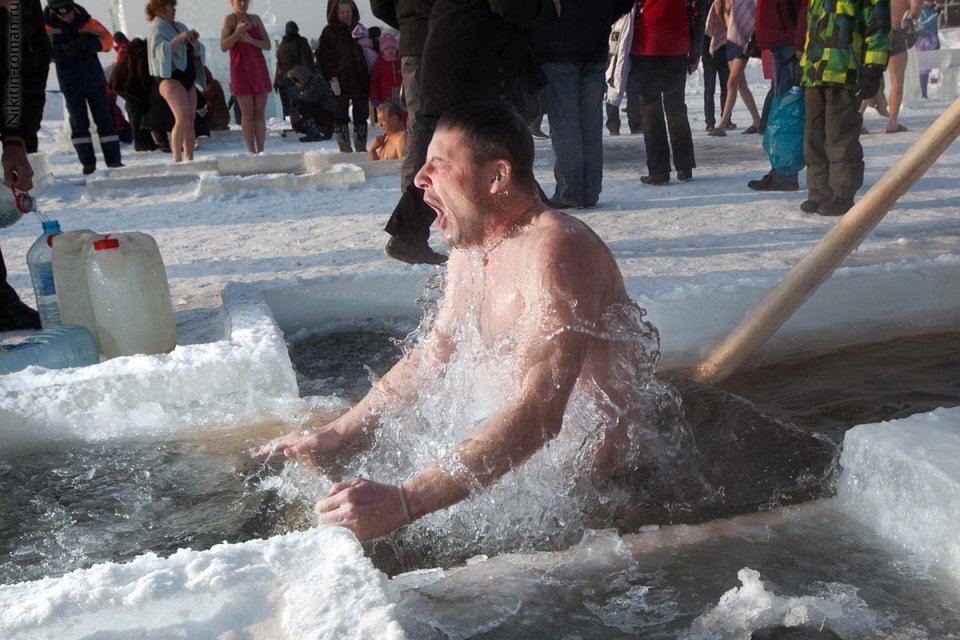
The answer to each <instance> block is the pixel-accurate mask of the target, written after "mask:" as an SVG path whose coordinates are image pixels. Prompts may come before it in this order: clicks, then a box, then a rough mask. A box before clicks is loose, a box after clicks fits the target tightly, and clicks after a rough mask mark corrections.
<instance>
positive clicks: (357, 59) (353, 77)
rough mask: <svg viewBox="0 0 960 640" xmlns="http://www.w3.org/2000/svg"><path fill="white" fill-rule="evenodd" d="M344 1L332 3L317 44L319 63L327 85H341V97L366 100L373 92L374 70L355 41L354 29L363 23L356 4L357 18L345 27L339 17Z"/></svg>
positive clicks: (354, 12)
mask: <svg viewBox="0 0 960 640" xmlns="http://www.w3.org/2000/svg"><path fill="white" fill-rule="evenodd" d="M339 4H340V0H332V1H331V2H330V5H329V8H328V10H327V26H326V27H324V28H323V32H322V33H321V34H320V43H319V44H318V45H317V60H318V62H319V64H320V71H321V72H322V73H323V77H324V78H326V79H327V82H330V81H331V80H333V78H336V79H337V80H338V81H339V82H340V95H342V96H346V97H349V98H363V99H366V98H367V95H368V93H369V91H370V71H369V68H368V67H367V59H366V58H365V57H364V55H363V49H362V48H361V47H360V45H359V44H358V43H357V41H356V40H354V39H353V34H352V31H353V27H355V26H356V24H357V23H358V22H359V21H360V12H359V11H358V10H357V5H356V4H355V3H353V1H352V0H350V4H352V5H353V19H352V20H351V21H350V24H349V25H347V24H344V23H342V22H340V20H339V19H338V18H337V7H338V6H339Z"/></svg>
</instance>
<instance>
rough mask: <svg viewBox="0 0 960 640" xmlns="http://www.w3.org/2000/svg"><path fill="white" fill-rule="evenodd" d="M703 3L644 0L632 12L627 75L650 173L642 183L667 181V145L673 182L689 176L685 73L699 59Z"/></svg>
mask: <svg viewBox="0 0 960 640" xmlns="http://www.w3.org/2000/svg"><path fill="white" fill-rule="evenodd" d="M703 4H704V3H703V1H702V0H684V1H683V2H680V1H679V0H645V1H644V2H643V11H639V12H638V13H637V24H636V29H635V30H634V35H633V47H632V48H631V50H630V60H631V63H632V66H631V69H630V75H631V77H634V79H635V80H636V81H637V86H639V87H640V119H641V121H642V122H643V139H644V144H645V145H646V150H647V169H648V170H649V175H646V176H643V177H641V178H640V180H641V181H642V182H643V183H644V184H652V185H665V184H667V183H669V182H670V151H671V148H672V150H673V164H674V166H675V167H676V168H677V180H680V181H681V182H685V181H687V180H691V179H693V168H694V167H695V166H697V163H696V159H695V158H694V155H693V135H692V134H691V133H690V121H689V120H688V119H687V104H686V102H685V100H684V91H685V89H686V82H687V75H688V74H689V73H692V72H693V71H694V70H696V68H697V65H698V64H699V60H700V49H701V47H702V46H703V14H704V11H703ZM664 114H666V123H664ZM668 131H669V134H670V138H669V142H668V140H667V133H668Z"/></svg>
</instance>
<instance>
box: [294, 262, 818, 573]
mask: <svg viewBox="0 0 960 640" xmlns="http://www.w3.org/2000/svg"><path fill="white" fill-rule="evenodd" d="M476 253H477V255H470V256H469V257H470V259H472V260H474V261H475V262H476V263H477V267H478V269H477V273H481V274H482V272H483V269H482V268H479V266H480V261H481V260H482V256H481V255H480V254H479V252H476ZM446 284H447V283H445V282H444V281H443V279H442V277H441V276H438V277H436V278H435V279H434V280H433V281H432V282H431V283H429V285H428V287H427V289H426V293H425V295H424V297H423V298H422V300H421V304H422V306H423V308H424V319H423V321H422V322H421V324H420V326H419V327H418V328H417V329H416V330H415V331H414V332H412V333H411V334H410V335H409V336H408V337H407V338H406V340H404V341H403V343H402V345H401V346H402V349H403V350H404V351H406V350H409V349H411V348H414V345H416V344H417V342H418V341H421V340H426V339H429V332H430V330H431V328H432V327H433V325H434V323H435V321H436V318H437V313H438V301H439V298H440V292H441V290H442V289H443V287H444V286H446ZM480 304H481V301H474V302H473V303H472V305H471V307H470V308H469V309H467V312H466V313H465V314H464V316H463V317H462V318H461V320H462V321H461V322H459V323H458V325H457V329H456V336H455V343H456V346H457V348H456V350H455V352H454V354H453V355H452V357H451V358H450V360H449V361H448V362H447V363H446V364H445V365H443V366H441V367H435V368H434V369H432V370H427V369H426V367H427V366H428V365H424V364H421V365H420V366H421V367H422V369H421V370H419V371H417V372H416V373H415V375H416V376H417V379H419V380H422V384H421V385H420V388H419V397H418V399H417V400H416V402H415V404H413V406H404V407H400V406H388V407H387V409H386V410H384V411H383V413H382V415H381V416H380V423H381V424H380V427H379V428H378V429H377V430H376V432H375V433H374V434H372V435H371V437H370V438H369V439H368V441H367V442H365V443H361V444H360V445H358V446H351V447H349V448H348V450H347V451H344V452H342V453H341V454H338V455H337V456H335V457H334V458H333V460H331V461H329V462H324V463H323V467H322V468H321V471H322V474H321V478H319V479H317V480H316V481H315V482H316V483H317V484H319V485H322V486H324V487H329V486H330V483H331V482H332V481H338V480H341V479H346V478H350V477H354V476H362V477H366V478H371V479H374V480H377V481H379V482H386V483H394V484H396V483H400V482H402V481H403V480H405V479H407V478H409V477H410V476H412V475H413V474H414V473H416V471H418V470H419V469H422V468H424V467H427V466H430V465H437V466H438V467H439V468H440V469H441V470H443V471H445V472H446V473H448V474H449V475H451V476H453V477H455V478H457V479H458V481H460V482H462V483H463V484H464V486H467V487H469V489H470V492H471V498H470V499H468V500H465V501H463V502H461V503H459V504H457V505H454V506H453V507H451V508H449V509H446V510H443V511H440V512H436V513H433V514H430V515H428V516H426V517H424V518H422V519H421V520H419V521H417V522H416V523H414V524H412V525H410V526H408V527H405V528H403V529H402V530H400V531H398V532H396V533H394V534H393V535H391V536H388V537H387V538H384V539H382V540H380V541H377V542H375V543H374V544H373V545H372V546H373V555H374V558H375V561H377V562H378V564H380V565H381V567H382V568H384V569H386V570H388V571H397V570H407V569H410V568H414V567H417V566H424V565H425V564H429V565H437V564H448V565H449V564H450V563H454V562H459V561H462V560H464V559H466V558H469V557H471V556H474V555H480V554H483V555H497V554H501V553H506V552H518V551H531V550H545V549H550V550H555V549H561V548H565V547H568V546H570V545H571V544H574V543H576V541H578V540H579V539H580V538H581V537H582V534H583V531H584V530H586V529H589V528H604V527H611V526H615V527H618V528H620V529H621V530H637V529H638V528H639V527H641V526H643V525H645V524H651V523H666V522H681V521H682V522H691V521H699V520H703V519H706V517H711V516H714V515H716V513H717V512H725V511H730V512H740V511H744V510H753V509H755V508H759V507H770V506H776V505H777V504H780V503H782V502H785V501H787V500H788V499H789V500H795V499H798V496H796V495H794V493H795V492H793V493H791V492H790V491H787V492H786V493H784V492H782V491H781V489H780V488H779V487H780V484H782V485H783V486H785V487H788V488H793V487H794V486H795V485H796V480H795V479H796V477H797V475H796V474H795V470H794V468H793V467H789V470H784V471H783V472H781V473H780V474H779V475H777V474H776V473H774V474H770V473H769V471H770V470H768V469H765V468H761V469H759V470H758V473H760V474H767V475H768V476H769V477H771V478H773V479H774V480H775V481H777V482H779V481H781V480H782V482H780V484H778V485H777V488H775V489H773V490H772V491H771V490H766V489H763V490H761V491H760V493H759V496H757V495H752V494H754V493H756V492H754V491H752V489H753V487H752V485H751V486H750V487H746V489H747V491H746V493H747V494H748V495H743V494H744V492H743V491H741V490H740V489H743V487H736V486H734V484H735V483H734V482H732V480H731V479H735V478H739V477H740V475H741V474H740V471H739V466H738V464H739V463H738V462H737V461H733V462H731V461H729V460H728V459H729V458H730V457H731V456H730V452H731V451H733V450H736V449H738V448H742V446H743V444H744V443H745V442H748V441H750V439H751V437H753V436H757V437H760V438H762V440H763V442H766V441H767V439H768V438H769V441H770V442H781V443H784V442H786V441H784V440H783V438H782V437H780V436H774V437H771V433H770V432H771V431H772V432H773V433H775V434H777V433H779V434H783V433H788V434H790V437H791V438H793V439H794V440H796V441H797V442H798V443H800V442H802V443H803V446H807V447H810V448H811V449H812V450H815V451H816V453H817V454H818V456H816V457H817V462H816V464H815V465H811V469H812V471H810V472H809V473H808V474H807V475H808V476H809V478H808V479H807V481H806V482H804V481H800V483H799V484H800V485H803V486H804V487H806V488H808V489H810V488H812V489H813V490H814V492H815V491H816V490H817V489H820V490H822V487H823V485H824V474H823V471H822V470H823V468H824V467H828V466H829V464H828V462H824V459H826V460H827V461H829V460H830V459H832V457H833V455H834V453H835V451H834V447H833V445H832V443H829V442H828V441H815V442H814V443H813V444H812V445H811V444H810V443H809V440H810V438H809V436H806V434H802V433H801V432H799V431H798V430H795V429H791V428H790V427H788V426H787V425H784V424H783V423H779V422H775V421H772V420H769V419H764V418H762V417H759V418H758V416H759V412H757V411H756V410H755V409H753V408H752V405H749V403H746V401H741V400H739V399H736V401H733V400H731V399H730V398H723V397H721V396H724V395H725V394H722V392H718V391H715V390H714V391H715V393H713V394H710V396H711V398H710V404H717V400H718V398H719V399H720V401H721V402H720V403H719V404H720V405H721V406H726V407H727V409H726V411H727V413H728V415H727V416H726V417H724V416H718V415H716V414H715V413H714V414H711V413H710V412H709V411H707V412H704V411H703V410H702V407H700V406H699V403H697V402H693V404H692V407H691V408H692V409H693V410H694V414H695V415H694V418H695V420H694V421H693V422H691V421H690V420H687V419H686V418H685V416H684V406H683V404H684V396H685V394H687V393H688V391H689V389H690V387H688V386H686V383H685V384H684V385H679V386H678V387H677V388H675V386H673V385H671V384H668V383H667V382H666V381H664V380H662V379H659V378H657V377H656V375H655V368H656V362H657V359H658V357H659V334H658V332H657V329H656V328H655V327H654V326H653V325H652V324H650V323H649V322H647V321H645V320H644V319H643V318H644V315H645V312H644V310H643V309H641V308H640V307H638V306H637V305H636V304H634V303H633V302H629V303H626V304H618V305H614V306H612V307H610V308H609V309H607V310H606V313H604V314H603V316H602V318H601V319H600V320H599V322H597V323H588V322H577V323H575V324H573V325H570V326H559V325H558V326H556V327H544V329H545V330H544V333H545V334H546V335H547V336H548V337H547V339H548V340H549V339H552V338H553V337H555V336H557V335H561V334H562V333H563V332H566V331H577V332H582V333H584V334H587V335H589V336H590V338H591V339H592V340H595V341H597V342H599V343H600V344H602V345H603V353H604V356H605V357H606V358H607V362H606V363H605V366H604V367H602V373H599V374H594V373H592V372H591V373H590V374H584V375H581V378H580V379H579V380H578V382H577V384H576V386H575V388H574V390H573V392H572V394H571V397H570V398H569V401H568V403H567V406H566V411H565V414H564V418H563V425H562V428H561V430H560V432H559V434H558V435H557V437H556V438H554V439H553V440H551V441H550V442H549V443H548V444H547V445H546V446H545V447H543V448H542V449H541V450H540V451H538V452H537V453H535V454H534V455H533V456H532V457H531V458H530V459H528V460H527V461H526V462H524V463H523V464H522V465H520V466H519V467H517V468H515V469H514V470H512V471H511V472H510V473H508V474H506V475H505V476H504V477H503V478H501V479H500V480H499V481H497V482H495V483H493V484H492V485H490V486H487V487H484V486H483V485H482V484H481V482H480V481H479V480H478V479H477V478H476V477H475V476H474V475H473V474H472V473H471V472H470V471H469V470H468V469H467V468H466V466H465V465H464V464H463V462H462V461H461V460H460V459H459V457H458V455H457V453H456V446H457V444H458V443H460V442H461V441H462V440H463V439H464V438H466V437H467V436H468V435H469V434H470V433H471V432H472V431H473V430H474V429H475V428H476V427H477V426H478V425H479V424H481V423H482V422H483V421H484V420H485V419H487V418H488V417H489V416H491V415H493V414H494V413H496V412H497V411H499V410H501V409H503V408H504V407H505V406H507V405H508V404H509V403H510V402H512V401H514V400H516V394H517V389H518V388H519V384H517V381H515V380H511V379H509V378H508V377H507V376H506V375H505V374H504V373H503V372H510V371H515V370H516V368H517V367H516V357H517V356H516V353H517V345H518V340H519V335H518V332H517V331H507V332H504V333H503V334H502V335H499V336H497V338H496V340H495V341H494V342H493V343H492V344H490V343H487V342H486V341H485V340H484V338H483V336H482V333H481V327H480V324H479V320H478V318H479V317H480V314H479V306H480ZM570 305H571V308H574V309H575V302H571V303H570ZM517 324H520V323H517ZM601 376H602V377H601ZM373 384H374V385H376V384H377V380H375V379H374V380H373ZM678 388H679V389H681V390H680V391H678ZM695 391H696V393H702V390H699V389H697V390H695ZM696 393H695V394H694V396H693V397H694V399H696ZM731 406H732V407H733V408H734V410H733V411H730V409H729V407H731ZM725 419H726V420H732V421H733V425H732V426H735V427H736V429H733V428H730V425H727V426H725V425H723V421H724V420H725ZM531 428H539V427H537V426H536V425H532V426H531ZM698 429H702V430H703V432H704V433H703V434H701V435H697V431H698ZM717 433H723V434H725V437H718V435H717ZM610 441H613V443H614V446H612V447H611V446H609V445H610ZM796 444H797V443H791V444H789V452H790V453H791V454H796V452H797V446H796ZM760 446H766V444H763V443H761V445H760ZM745 453H746V452H745ZM746 455H747V456H748V457H749V456H750V455H753V456H754V458H758V457H759V459H760V460H761V461H767V462H769V463H770V466H772V467H773V469H774V471H775V470H776V469H780V468H781V467H783V465H782V464H781V462H782V460H780V457H779V456H773V457H772V458H771V456H769V455H767V456H756V454H753V453H746ZM737 457H738V458H739V456H737ZM773 458H775V459H773ZM723 461H727V464H726V465H723V464H721V463H722V462H723ZM292 464H294V463H288V466H290V465H292ZM760 466H763V465H762V464H761V465H760ZM601 467H605V468H607V472H606V473H599V471H600V468H601ZM611 468H612V469H613V473H610V472H609V469H611ZM784 469H786V467H784ZM323 474H326V475H323ZM784 475H786V476H789V477H786V478H784V477H782V476H784ZM801 475H802V474H801ZM760 477H761V478H763V475H761V476H760ZM753 479H754V480H756V477H753ZM307 484H309V481H308V482H307ZM760 484H761V485H762V484H764V483H763V482H762V481H761V482H760ZM808 485H809V486H808ZM297 486H298V487H299V488H298V489H294V490H293V491H292V492H291V490H290V487H289V486H288V487H286V488H285V490H284V492H283V498H284V499H290V500H293V499H297V498H296V497H295V496H296V495H299V496H300V498H299V499H300V500H303V502H304V503H306V502H308V501H309V500H311V499H315V498H316V497H318V493H319V492H318V491H316V490H311V489H308V488H306V487H305V486H304V484H303V478H302V477H300V479H299V480H298V482H297ZM801 493H802V492H801ZM307 494H309V498H308V497H307ZM802 497H803V498H809V497H813V496H811V495H809V492H807V493H804V494H803V496H802Z"/></svg>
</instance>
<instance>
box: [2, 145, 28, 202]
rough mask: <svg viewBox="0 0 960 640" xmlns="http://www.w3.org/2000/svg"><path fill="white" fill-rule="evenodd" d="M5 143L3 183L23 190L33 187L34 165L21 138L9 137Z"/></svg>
mask: <svg viewBox="0 0 960 640" xmlns="http://www.w3.org/2000/svg"><path fill="white" fill-rule="evenodd" d="M7 142H8V144H4V145H3V159H2V163H3V184H5V185H6V186H8V187H15V188H17V189H20V190H22V191H29V190H30V189H33V167H31V166H30V161H29V160H27V150H26V149H25V148H24V146H23V140H22V139H20V138H16V139H10V138H8V139H7Z"/></svg>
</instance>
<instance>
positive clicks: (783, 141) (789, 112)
mask: <svg viewBox="0 0 960 640" xmlns="http://www.w3.org/2000/svg"><path fill="white" fill-rule="evenodd" d="M803 118H804V111H803V90H802V89H801V88H800V87H792V88H791V89H790V91H788V92H787V93H785V94H783V95H782V96H774V98H773V102H772V103H771V105H770V115H769V116H768V117H767V129H766V131H764V133H763V150H764V151H766V152H767V155H768V156H770V166H772V167H773V168H774V169H776V170H777V171H780V172H782V173H797V172H799V171H800V170H801V169H803V168H804V167H805V166H806V163H805V162H804V161H803Z"/></svg>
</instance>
